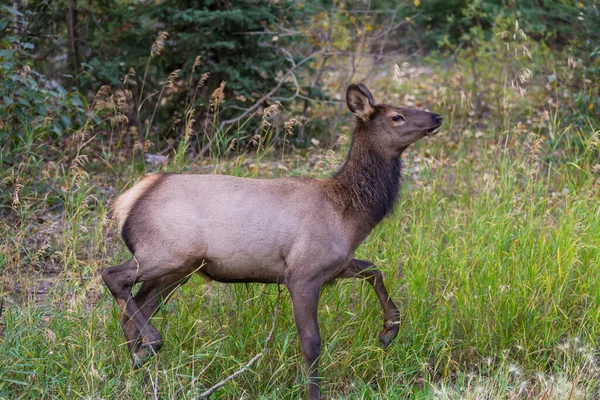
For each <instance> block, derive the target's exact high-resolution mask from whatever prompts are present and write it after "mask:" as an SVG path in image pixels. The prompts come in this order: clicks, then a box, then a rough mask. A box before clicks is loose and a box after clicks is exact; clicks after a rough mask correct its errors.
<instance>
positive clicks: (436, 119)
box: [433, 114, 444, 124]
mask: <svg viewBox="0 0 600 400" xmlns="http://www.w3.org/2000/svg"><path fill="white" fill-rule="evenodd" d="M433 119H434V120H435V122H438V123H440V124H441V123H442V122H444V118H442V117H441V116H440V115H438V114H435V115H434V116H433Z"/></svg>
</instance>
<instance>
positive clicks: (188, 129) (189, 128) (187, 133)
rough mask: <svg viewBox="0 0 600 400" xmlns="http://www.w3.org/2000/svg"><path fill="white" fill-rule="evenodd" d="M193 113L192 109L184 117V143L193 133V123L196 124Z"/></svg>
mask: <svg viewBox="0 0 600 400" xmlns="http://www.w3.org/2000/svg"><path fill="white" fill-rule="evenodd" d="M195 113H196V111H195V110H194V109H191V110H190V111H189V112H188V114H187V116H186V122H185V134H184V135H183V140H184V141H186V142H187V141H189V140H190V136H191V135H192V133H193V130H192V128H193V126H194V123H195V122H196V120H195V119H194V114H195Z"/></svg>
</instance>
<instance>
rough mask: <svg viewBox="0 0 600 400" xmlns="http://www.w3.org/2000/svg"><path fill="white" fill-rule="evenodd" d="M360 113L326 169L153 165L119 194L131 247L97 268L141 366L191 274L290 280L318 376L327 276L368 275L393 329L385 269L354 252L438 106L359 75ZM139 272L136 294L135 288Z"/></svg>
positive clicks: (390, 199)
mask: <svg viewBox="0 0 600 400" xmlns="http://www.w3.org/2000/svg"><path fill="white" fill-rule="evenodd" d="M346 102H347V105H348V108H349V109H350V111H352V112H353V113H354V114H355V115H356V116H357V119H356V128H355V130H354V134H353V137H352V145H351V148H350V151H349V153H348V156H347V159H346V161H345V163H344V165H343V166H342V168H341V169H340V170H339V171H338V172H337V173H336V174H335V175H334V176H333V177H331V178H330V179H326V180H320V179H311V178H280V179H264V180H261V179H244V178H237V177H232V176H221V175H177V174H156V175H150V176H148V177H146V178H144V179H142V180H141V181H140V182H139V183H137V184H136V185H135V186H133V187H132V188H131V189H129V190H128V191H127V192H125V193H124V194H123V195H121V196H120V197H119V198H118V199H117V201H116V202H115V208H114V210H115V214H116V217H117V220H118V222H119V228H120V230H121V235H122V237H123V239H124V241H125V243H126V244H127V247H128V248H129V250H130V251H131V252H132V253H133V257H132V258H131V259H130V260H128V261H126V262H124V263H123V264H121V265H118V266H115V267H112V268H106V269H103V270H102V278H103V279H104V282H105V283H106V285H107V286H108V288H109V290H110V292H111V293H112V295H113V296H114V297H115V299H116V301H117V303H118V304H119V306H120V307H121V309H122V310H123V314H122V316H121V325H122V327H123V331H124V333H125V337H126V339H127V342H128V344H129V348H130V350H131V352H132V357H133V361H134V365H135V366H139V365H140V364H141V362H142V361H143V360H144V359H146V358H147V357H148V356H150V355H152V354H154V352H156V351H158V350H159V348H160V347H161V345H162V343H163V339H162V337H161V335H160V334H159V333H158V331H157V330H156V329H155V328H154V327H153V326H152V324H151V323H150V322H149V318H150V317H152V315H153V314H154V313H155V312H156V310H157V309H158V307H159V301H160V297H162V298H163V299H166V298H167V297H168V295H169V294H170V293H171V292H172V291H173V290H174V289H175V288H177V287H178V286H179V285H181V284H183V283H185V281H186V280H187V279H188V277H189V276H190V274H193V273H194V272H197V273H199V274H200V275H203V276H205V277H208V278H210V279H213V280H216V281H220V282H262V283H279V284H283V285H285V286H286V287H287V288H288V290H289V292H290V295H291V299H292V306H293V311H294V320H295V322H296V328H297V331H298V335H299V338H300V343H301V346H302V352H303V355H304V360H305V363H306V369H307V373H308V376H309V385H308V397H309V398H310V399H318V398H320V392H319V385H318V382H317V377H318V373H317V368H318V357H319V353H320V346H321V338H320V334H319V325H318V322H317V304H318V302H319V293H320V290H321V287H322V286H323V285H324V284H326V283H328V282H332V281H333V280H335V279H337V278H350V277H361V278H365V279H366V280H367V281H368V282H369V283H370V284H371V285H372V286H373V288H374V290H375V292H376V293H377V296H378V298H379V301H380V303H381V306H382V308H383V314H384V324H383V330H382V331H381V333H380V334H379V339H380V342H381V344H382V346H383V347H387V346H388V345H389V343H390V342H391V340H392V339H393V338H394V337H395V336H396V335H397V333H398V329H399V327H398V324H399V320H400V317H399V312H398V309H397V308H396V306H395V305H394V303H393V302H392V300H391V299H390V297H389V295H388V293H387V290H386V288H385V286H384V283H383V279H382V275H381V272H380V271H379V270H377V269H375V268H374V266H373V264H372V263H371V262H369V261H363V260H358V259H355V258H354V251H355V250H356V248H357V247H358V246H359V245H360V244H361V242H362V241H363V240H364V239H365V238H366V236H367V235H368V234H369V232H370V231H371V230H372V229H373V228H374V227H375V226H376V225H377V224H378V223H379V222H380V221H381V220H382V219H383V217H384V216H385V215H386V214H388V213H389V212H390V211H391V210H392V208H393V205H394V202H395V199H396V196H397V193H398V186H399V178H400V155H401V154H402V152H403V151H404V150H405V149H406V148H407V147H408V146H409V145H410V144H412V143H414V142H415V141H417V140H418V139H420V138H422V137H424V136H427V135H429V134H435V133H437V132H438V131H439V128H440V126H441V124H442V118H441V117H440V116H439V115H437V114H434V113H430V112H426V111H419V110H410V109H406V108H402V107H396V106H391V105H385V104H375V102H374V100H373V95H372V94H371V92H370V91H369V90H368V89H367V88H366V87H365V86H364V85H362V84H359V85H350V87H349V88H348V91H347V94H346ZM138 282H143V283H142V286H141V288H140V290H139V291H138V293H137V294H136V295H135V296H133V297H132V295H131V289H132V287H133V285H135V284H136V283H138Z"/></svg>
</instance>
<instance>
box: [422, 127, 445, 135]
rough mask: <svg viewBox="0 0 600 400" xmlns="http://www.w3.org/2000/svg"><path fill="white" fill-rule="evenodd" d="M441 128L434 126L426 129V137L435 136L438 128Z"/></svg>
mask: <svg viewBox="0 0 600 400" xmlns="http://www.w3.org/2000/svg"><path fill="white" fill-rule="evenodd" d="M441 126H442V124H439V125H438V126H435V127H433V128H431V129H428V130H426V131H425V134H426V135H428V136H429V135H435V134H436V133H438V132H439V131H440V127H441Z"/></svg>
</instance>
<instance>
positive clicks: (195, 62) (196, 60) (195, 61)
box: [192, 56, 200, 73]
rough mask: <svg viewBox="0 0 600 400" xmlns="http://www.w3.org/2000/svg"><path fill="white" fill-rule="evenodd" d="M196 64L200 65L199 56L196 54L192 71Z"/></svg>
mask: <svg viewBox="0 0 600 400" xmlns="http://www.w3.org/2000/svg"><path fill="white" fill-rule="evenodd" d="M198 65H200V56H196V58H195V59H194V64H193V65H192V73H193V72H194V70H195V69H196V67H197V66H198Z"/></svg>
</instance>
